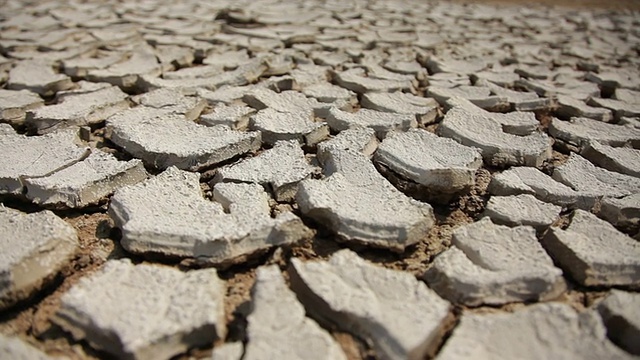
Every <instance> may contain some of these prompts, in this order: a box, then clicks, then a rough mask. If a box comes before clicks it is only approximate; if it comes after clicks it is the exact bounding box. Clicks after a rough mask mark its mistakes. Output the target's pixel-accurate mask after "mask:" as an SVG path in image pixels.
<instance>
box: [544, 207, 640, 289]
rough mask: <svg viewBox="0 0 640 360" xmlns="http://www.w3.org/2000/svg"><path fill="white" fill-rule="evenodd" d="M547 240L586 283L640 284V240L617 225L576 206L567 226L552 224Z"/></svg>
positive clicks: (558, 258)
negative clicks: (560, 226)
mask: <svg viewBox="0 0 640 360" xmlns="http://www.w3.org/2000/svg"><path fill="white" fill-rule="evenodd" d="M543 244H544V246H545V248H546V249H547V251H549V253H550V254H551V256H552V257H553V258H554V259H555V260H556V261H557V263H558V264H559V265H560V266H561V267H562V268H563V269H564V270H565V271H566V272H568V273H569V274H571V276H572V277H573V279H575V280H576V281H578V282H579V283H580V284H582V285H585V286H627V287H631V288H637V287H638V286H640V243H638V241H637V240H634V239H632V238H630V237H629V236H627V235H625V234H623V233H621V232H619V231H618V230H616V228H614V227H613V225H611V224H609V223H608V222H606V221H604V220H601V219H598V218H597V217H596V216H595V215H593V214H591V213H588V212H586V211H583V210H576V211H575V213H574V214H573V217H572V219H571V223H570V225H569V227H567V228H566V229H565V230H562V229H559V228H552V229H551V230H550V231H549V232H548V233H547V235H546V236H545V237H544V239H543Z"/></svg>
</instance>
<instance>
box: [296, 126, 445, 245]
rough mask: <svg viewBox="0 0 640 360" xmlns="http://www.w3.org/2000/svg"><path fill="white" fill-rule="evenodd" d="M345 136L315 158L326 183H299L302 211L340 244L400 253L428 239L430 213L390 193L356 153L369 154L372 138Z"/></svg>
mask: <svg viewBox="0 0 640 360" xmlns="http://www.w3.org/2000/svg"><path fill="white" fill-rule="evenodd" d="M349 135H351V136H349V137H348V138H346V139H345V138H344V137H341V136H338V137H336V139H338V138H341V140H339V142H338V143H336V144H334V146H326V147H324V150H323V152H322V154H320V153H319V155H318V157H319V158H320V159H321V161H323V162H324V163H323V167H324V172H325V176H326V177H325V178H324V179H321V180H315V179H307V180H304V181H302V182H301V183H300V185H299V187H298V193H297V196H296V200H297V203H298V205H299V206H300V210H301V211H302V213H303V214H304V215H305V216H308V217H311V218H312V219H314V220H316V221H318V222H320V223H321V224H323V225H325V226H327V227H328V228H329V229H330V230H331V231H332V232H334V233H335V234H337V235H338V236H339V238H340V239H342V240H344V241H348V242H355V243H361V244H365V245H369V246H374V247H382V248H387V249H390V250H393V251H403V250H404V248H405V247H406V246H408V245H411V244H414V243H416V242H418V241H420V240H421V239H423V238H424V237H426V235H427V233H428V232H429V230H430V229H431V227H433V225H434V216H433V209H432V207H431V206H430V205H429V204H427V203H422V202H418V201H415V200H413V199H410V198H409V197H407V196H406V195H404V194H403V193H401V192H400V191H399V190H397V189H396V188H395V187H393V185H391V183H389V182H388V181H387V180H386V179H385V178H384V177H383V176H382V175H380V173H378V171H377V170H376V168H375V167H374V166H373V163H372V162H371V160H370V159H369V158H368V157H367V156H366V155H365V154H363V153H359V152H358V151H357V150H356V149H362V150H363V151H364V150H366V149H367V147H368V146H367V145H368V143H369V140H370V139H371V134H369V136H368V137H367V136H366V134H365V136H353V135H355V134H353V133H351V134H349ZM345 137H346V135H345ZM332 141H334V140H330V141H329V142H332ZM350 141H354V142H355V143H353V144H351V145H350V144H349V142H350ZM360 141H364V143H358V142H360ZM321 144H322V143H321ZM352 148H353V149H352Z"/></svg>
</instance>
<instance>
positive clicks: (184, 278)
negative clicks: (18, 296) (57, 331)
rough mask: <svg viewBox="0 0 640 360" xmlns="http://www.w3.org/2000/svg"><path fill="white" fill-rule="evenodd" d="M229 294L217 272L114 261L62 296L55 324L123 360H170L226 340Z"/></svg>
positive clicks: (129, 261) (55, 316)
mask: <svg viewBox="0 0 640 360" xmlns="http://www.w3.org/2000/svg"><path fill="white" fill-rule="evenodd" d="M224 293H225V285H224V282H222V281H221V280H220V279H218V276H217V274H216V271H215V269H205V270H194V271H189V272H186V273H184V272H181V271H179V270H177V269H172V268H169V267H166V266H162V265H149V264H140V265H134V264H133V263H131V260H129V259H122V260H110V261H108V262H107V263H106V264H105V265H104V267H102V268H101V269H100V270H99V271H98V272H97V273H95V274H92V275H90V276H88V277H85V278H83V279H82V280H80V282H78V283H77V284H75V285H74V286H73V287H72V288H71V289H70V290H69V291H68V292H66V293H65V294H64V295H63V296H62V300H61V305H60V309H59V310H58V311H57V312H56V314H55V315H54V321H55V322H56V323H57V324H59V325H60V326H62V328H63V329H65V330H66V331H68V332H70V333H71V334H72V335H73V337H74V338H75V339H78V340H81V339H82V340H85V341H87V342H88V343H89V344H91V346H93V347H95V348H96V349H100V350H104V351H106V352H108V353H110V354H112V355H114V356H117V357H119V358H130V359H158V358H169V357H172V356H174V355H177V354H180V353H182V352H184V351H185V350H186V349H188V348H190V347H193V346H202V345H207V344H209V343H211V342H212V341H213V340H215V339H216V338H220V337H224V336H225V335H226V324H225V321H224V307H223V297H224Z"/></svg>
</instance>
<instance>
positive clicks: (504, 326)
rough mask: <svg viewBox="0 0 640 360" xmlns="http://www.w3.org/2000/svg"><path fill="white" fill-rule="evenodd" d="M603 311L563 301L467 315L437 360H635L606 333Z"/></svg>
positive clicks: (463, 316) (464, 315)
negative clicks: (549, 359)
mask: <svg viewBox="0 0 640 360" xmlns="http://www.w3.org/2000/svg"><path fill="white" fill-rule="evenodd" d="M605 333H606V331H605V328H604V326H603V325H602V321H601V320H600V318H599V316H598V315H597V314H596V313H594V312H593V311H585V312H582V313H578V312H577V311H576V310H574V309H573V308H572V307H570V306H569V305H565V304H560V303H545V304H536V305H532V306H529V307H526V308H525V309H522V310H517V311H516V312H514V313H497V314H463V315H462V319H461V320H460V324H458V326H457V327H456V329H455V330H454V331H453V334H452V335H451V338H449V340H448V341H447V343H446V344H445V346H444V347H443V348H442V351H441V352H440V353H439V354H438V357H437V358H438V359H439V360H450V359H456V360H458V359H513V358H518V359H544V358H548V357H552V358H555V359H574V358H576V357H578V358H583V359H632V358H633V356H631V355H630V354H627V353H625V352H624V351H622V350H621V349H619V348H617V347H616V346H615V345H613V344H612V343H611V342H609V340H608V339H607V338H606V335H605Z"/></svg>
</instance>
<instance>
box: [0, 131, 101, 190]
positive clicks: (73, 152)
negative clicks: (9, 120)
mask: <svg viewBox="0 0 640 360" xmlns="http://www.w3.org/2000/svg"><path fill="white" fill-rule="evenodd" d="M0 134H1V136H0V153H2V156H0V193H4V194H7V193H9V194H21V193H22V190H23V186H24V184H23V179H25V178H35V177H42V176H47V175H50V174H53V173H54V172H56V171H58V170H60V169H63V168H65V167H67V166H69V165H72V164H74V163H76V162H78V161H80V160H82V159H83V158H84V157H85V156H86V155H87V154H88V151H89V149H88V148H86V147H80V146H78V145H76V142H77V141H78V138H77V134H76V133H75V132H73V131H58V132H54V133H51V134H47V135H44V136H25V135H21V134H17V133H16V132H15V131H14V130H13V129H12V128H11V126H9V125H8V124H0Z"/></svg>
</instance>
